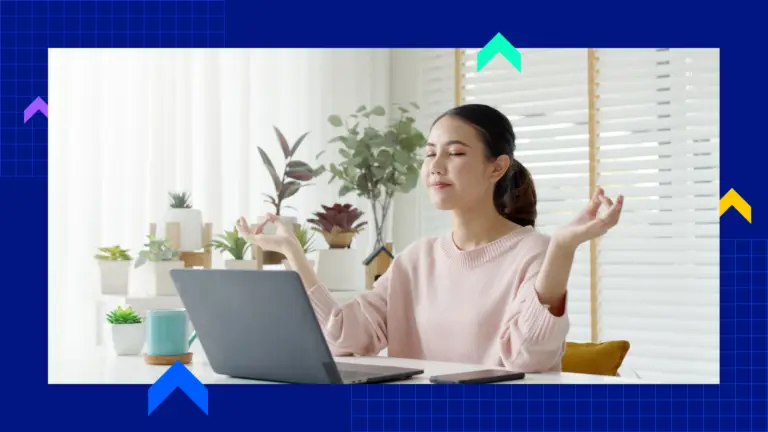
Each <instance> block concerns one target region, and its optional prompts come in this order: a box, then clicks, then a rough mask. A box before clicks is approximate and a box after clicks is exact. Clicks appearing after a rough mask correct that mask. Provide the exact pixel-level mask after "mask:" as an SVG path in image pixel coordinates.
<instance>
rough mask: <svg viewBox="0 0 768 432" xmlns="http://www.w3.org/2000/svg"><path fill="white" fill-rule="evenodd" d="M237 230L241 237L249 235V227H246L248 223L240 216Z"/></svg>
mask: <svg viewBox="0 0 768 432" xmlns="http://www.w3.org/2000/svg"><path fill="white" fill-rule="evenodd" d="M237 230H238V231H239V232H240V234H243V235H250V234H251V228H250V225H248V221H247V220H246V219H245V217H244V216H240V219H239V220H238V221H237Z"/></svg>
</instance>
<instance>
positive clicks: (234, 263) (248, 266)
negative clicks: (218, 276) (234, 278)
mask: <svg viewBox="0 0 768 432" xmlns="http://www.w3.org/2000/svg"><path fill="white" fill-rule="evenodd" d="M224 268H226V269H229V270H258V269H259V267H258V262H257V261H256V260H250V259H243V260H235V259H230V260H226V261H224Z"/></svg>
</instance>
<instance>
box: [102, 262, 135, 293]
mask: <svg viewBox="0 0 768 432" xmlns="http://www.w3.org/2000/svg"><path fill="white" fill-rule="evenodd" d="M98 262H99V274H100V278H101V293H102V294H107V295H128V285H129V282H130V277H131V266H132V265H133V261H107V260H98Z"/></svg>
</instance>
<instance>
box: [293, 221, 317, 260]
mask: <svg viewBox="0 0 768 432" xmlns="http://www.w3.org/2000/svg"><path fill="white" fill-rule="evenodd" d="M294 232H295V234H296V238H297V239H298V240H299V244H301V248H302V249H303V250H304V253H305V254H308V253H311V252H314V251H315V233H314V232H312V230H311V229H310V228H309V227H308V226H307V225H306V224H304V225H301V226H299V225H297V224H294Z"/></svg>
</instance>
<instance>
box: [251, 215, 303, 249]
mask: <svg viewBox="0 0 768 432" xmlns="http://www.w3.org/2000/svg"><path fill="white" fill-rule="evenodd" d="M268 223H272V224H274V225H275V226H276V227H277V230H276V232H275V234H264V227H265V226H266V225H267V224H268ZM237 230H238V232H240V235H242V236H243V238H244V239H246V240H248V242H249V243H251V244H252V245H254V246H258V247H260V248H262V249H263V250H265V251H272V252H278V253H281V254H283V255H288V254H290V253H291V252H293V251H294V250H295V248H296V247H297V246H298V247H301V245H300V244H299V240H298V239H297V238H296V234H295V233H294V231H293V228H292V227H291V226H289V225H287V224H286V223H284V222H283V221H281V220H280V218H279V217H277V216H275V215H273V214H271V213H270V214H267V217H266V218H265V219H264V221H263V222H261V223H260V224H258V225H257V226H256V228H254V229H251V226H250V224H249V223H248V221H247V220H246V219H245V217H240V220H239V221H238V222H237Z"/></svg>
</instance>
